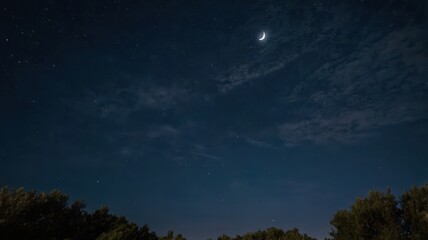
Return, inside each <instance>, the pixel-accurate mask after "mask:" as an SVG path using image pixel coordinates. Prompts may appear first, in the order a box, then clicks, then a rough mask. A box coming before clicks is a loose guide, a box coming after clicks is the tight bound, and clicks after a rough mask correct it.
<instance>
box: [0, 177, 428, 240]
mask: <svg viewBox="0 0 428 240" xmlns="http://www.w3.org/2000/svg"><path fill="white" fill-rule="evenodd" d="M68 200H69V198H68V196H67V195H64V194H63V193H61V192H59V191H52V192H50V193H44V192H41V193H38V192H35V191H25V190H24V189H23V188H19V189H16V190H13V189H9V188H7V187H3V188H1V189H0V239H33V240H38V239H40V240H41V239H43V240H65V239H67V240H185V239H186V238H185V237H184V236H182V235H181V234H175V233H174V232H173V231H169V232H168V233H167V235H166V236H158V235H156V233H155V232H153V231H151V230H150V228H149V227H148V226H147V225H144V226H142V227H139V226H138V225H137V224H135V223H132V222H129V221H128V220H127V219H126V218H125V217H122V216H116V215H114V214H111V213H110V212H109V209H108V208H107V207H105V206H104V207H101V208H100V209H98V210H96V211H94V212H93V213H89V212H87V211H86V210H85V208H86V205H85V203H84V202H82V201H75V202H73V203H71V204H69V203H68ZM330 223H331V226H332V230H331V232H330V238H328V239H326V240H428V184H426V185H423V186H421V187H412V188H411V189H410V190H409V191H406V192H404V193H403V194H402V195H401V196H399V197H395V196H394V195H393V194H392V193H391V191H390V190H387V191H386V192H385V193H383V192H370V193H369V195H368V197H366V198H358V199H356V201H355V202H354V204H353V205H352V206H351V207H350V209H347V210H340V211H338V212H337V213H336V214H335V215H334V216H333V219H332V220H331V222H330ZM217 240H315V238H312V237H310V236H308V235H306V234H302V233H300V232H299V230H298V229H292V230H288V231H283V230H281V229H277V228H268V229H266V230H263V231H256V232H250V233H246V234H244V235H242V236H241V235H237V236H235V237H230V236H227V235H222V236H220V237H218V238H217Z"/></svg>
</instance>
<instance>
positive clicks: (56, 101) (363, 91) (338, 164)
mask: <svg viewBox="0 0 428 240" xmlns="http://www.w3.org/2000/svg"><path fill="white" fill-rule="evenodd" d="M108 2H109V3H106V1H52V0H49V1H48V0H44V1H31V2H29V1H2V2H1V3H0V6H1V9H0V11H1V12H0V54H1V55H0V56H1V58H0V87H1V88H0V113H1V114H0V185H8V186H11V187H21V186H23V187H25V188H26V189H35V190H38V191H48V190H51V189H59V190H61V191H64V192H65V193H67V194H69V195H70V197H71V199H73V200H74V199H83V200H85V201H86V202H87V204H88V208H89V209H90V210H93V209H96V208H97V207H99V206H100V205H102V204H106V205H108V206H109V207H110V208H111V211H112V212H113V213H115V214H120V215H124V216H126V217H128V218H129V219H130V220H132V221H135V222H137V223H139V224H145V223H147V224H148V225H149V226H150V227H151V228H152V229H153V230H155V231H156V232H157V233H159V234H165V233H166V231H167V230H169V229H173V230H174V231H176V232H180V233H183V234H184V235H185V236H186V237H188V238H189V239H190V240H196V239H206V238H209V237H211V238H216V237H217V236H219V235H220V234H222V233H226V234H229V235H235V234H242V233H244V232H246V231H254V230H258V229H262V228H265V227H268V226H275V227H280V228H283V229H289V228H292V227H298V228H299V229H300V230H301V231H303V232H305V233H307V234H309V235H312V236H315V237H319V238H321V237H324V236H327V234H328V232H329V230H330V225H329V221H330V219H331V217H332V215H333V214H334V212H335V211H337V210H339V209H343V208H347V207H349V206H350V204H351V203H352V202H353V201H354V200H355V198H356V197H358V196H361V197H363V196H365V195H366V194H367V193H368V191H370V190H385V189H386V188H387V187H391V188H392V190H393V192H394V193H397V194H399V193H401V192H402V191H404V190H405V189H407V188H409V187H410V186H412V185H419V184H422V183H426V182H427V181H428V174H427V172H428V161H427V156H428V148H427V147H426V146H428V144H427V143H428V67H427V66H428V41H427V39H428V18H427V17H428V4H427V3H426V1H404V0H402V1H400V0H389V1H368V0H365V1H363V0H358V1H353V0H351V1H305V0H301V1H298V0H291V1H273V0H271V1H174V3H172V1H171V2H170V1H124V0H123V1H108ZM202 2H203V3H202ZM263 31H265V32H266V34H267V37H266V39H265V40H264V41H258V37H260V34H261V33H262V32H263Z"/></svg>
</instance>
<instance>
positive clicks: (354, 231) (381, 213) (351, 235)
mask: <svg viewBox="0 0 428 240" xmlns="http://www.w3.org/2000/svg"><path fill="white" fill-rule="evenodd" d="M331 224H332V225H333V227H334V230H333V231H332V232H331V233H330V235H331V236H332V237H333V239H335V240H360V239H371V240H426V239H428V185H425V186H422V187H413V188H412V189H410V190H409V191H408V192H405V193H404V194H403V195H402V196H401V197H400V198H399V199H398V200H397V199H396V198H395V197H394V196H393V195H392V194H391V192H390V191H389V190H388V191H387V193H379V192H371V193H370V194H369V196H368V197H367V198H365V199H357V200H356V201H355V203H354V204H353V205H352V207H351V209H350V210H341V211H338V212H337V213H336V214H335V215H334V218H333V220H332V221H331Z"/></svg>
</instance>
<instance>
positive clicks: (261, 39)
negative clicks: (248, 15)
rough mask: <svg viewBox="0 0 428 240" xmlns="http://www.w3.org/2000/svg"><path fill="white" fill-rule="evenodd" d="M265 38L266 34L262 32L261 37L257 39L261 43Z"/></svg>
mask: <svg viewBox="0 0 428 240" xmlns="http://www.w3.org/2000/svg"><path fill="white" fill-rule="evenodd" d="M265 38H266V33H265V32H264V31H263V36H262V37H261V38H259V41H263V40H264V39H265Z"/></svg>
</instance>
